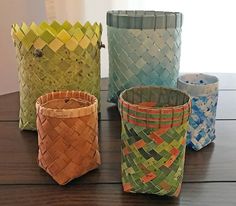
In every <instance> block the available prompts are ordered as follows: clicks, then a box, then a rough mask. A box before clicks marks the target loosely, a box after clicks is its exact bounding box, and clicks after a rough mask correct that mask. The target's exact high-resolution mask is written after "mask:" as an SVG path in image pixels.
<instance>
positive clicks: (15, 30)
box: [11, 21, 102, 130]
mask: <svg viewBox="0 0 236 206" xmlns="http://www.w3.org/2000/svg"><path fill="white" fill-rule="evenodd" d="M11 32H12V38H13V41H14V45H15V48H16V57H17V61H18V72H19V80H20V125H19V126H20V128H21V129H28V130H35V129H36V125H35V106H34V105H35V101H36V99H37V98H38V97H39V96H41V95H43V94H45V93H48V92H51V91H60V90H82V91H87V92H90V93H91V94H93V95H95V96H96V97H97V98H98V100H99V99H100V94H99V93H100V91H99V90H100V89H99V86H100V43H101V32H102V31H101V25H100V24H97V23H95V24H94V25H91V24H90V23H89V22H87V23H86V24H85V25H83V26H82V25H81V24H80V23H79V22H77V23H75V24H74V25H72V24H70V23H69V22H67V21H66V22H64V23H63V24H59V23H58V22H56V21H54V22H52V23H51V24H48V23H46V22H42V23H40V24H39V25H36V24H35V23H32V24H31V25H29V26H28V25H26V24H25V23H23V24H22V25H21V26H19V25H17V24H14V25H13V26H12V31H11Z"/></svg>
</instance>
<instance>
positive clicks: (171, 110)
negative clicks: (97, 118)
mask: <svg viewBox="0 0 236 206" xmlns="http://www.w3.org/2000/svg"><path fill="white" fill-rule="evenodd" d="M145 88H147V89H148V88H149V89H150V88H155V89H165V90H167V91H168V90H169V91H175V92H178V93H179V94H183V95H184V96H186V97H187V98H188V99H187V100H186V102H185V103H184V104H180V105H176V106H163V107H155V108H153V107H147V106H143V105H138V104H133V103H130V102H128V101H126V100H125V99H124V98H123V95H124V94H125V93H126V92H127V91H129V90H133V89H145ZM118 104H119V110H120V114H121V117H122V118H124V119H125V120H126V121H128V122H130V123H133V124H136V125H138V126H141V125H142V124H144V125H145V124H146V126H147V127H166V128H170V127H174V126H180V125H182V124H183V123H185V122H187V121H188V119H189V116H190V114H191V97H190V96H189V95H188V94H187V93H186V92H183V91H181V90H179V89H172V88H168V87H161V86H136V87H131V88H129V89H126V90H124V91H123V92H121V94H120V96H119V101H118ZM124 108H126V110H128V111H125V109H124ZM132 113H135V114H136V115H134V114H132ZM137 113H139V114H142V115H143V116H144V117H140V116H137ZM175 113H180V116H179V117H178V118H177V119H175V118H174V117H173V116H174V114H175ZM149 114H154V115H155V114H158V115H160V116H159V117H158V118H148V117H147V116H148V115H149ZM162 114H171V115H172V116H171V118H166V117H164V116H162ZM131 118H133V120H131ZM134 118H135V120H134ZM136 120H140V121H142V122H143V123H137V122H135V121H136ZM175 120H177V121H178V122H177V123H176V122H175ZM156 122H166V123H168V124H166V125H165V126H160V124H157V125H156V126H155V125H152V124H151V123H154V124H156ZM149 123H150V124H149Z"/></svg>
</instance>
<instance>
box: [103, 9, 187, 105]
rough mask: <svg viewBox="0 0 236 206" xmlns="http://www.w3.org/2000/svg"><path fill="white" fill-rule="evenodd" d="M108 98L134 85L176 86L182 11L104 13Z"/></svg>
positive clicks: (114, 98)
mask: <svg viewBox="0 0 236 206" xmlns="http://www.w3.org/2000/svg"><path fill="white" fill-rule="evenodd" d="M107 25H108V28H107V30H108V49H109V93H108V101H109V102H114V103H117V99H118V96H119V94H120V93H121V92H122V91H123V90H124V89H127V88H130V87H133V86H137V85H158V86H165V87H176V82H177V77H178V74H179V61H180V45H181V26H182V14H181V13H178V12H160V11H109V12H107Z"/></svg>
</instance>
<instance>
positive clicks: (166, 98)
mask: <svg viewBox="0 0 236 206" xmlns="http://www.w3.org/2000/svg"><path fill="white" fill-rule="evenodd" d="M127 108H129V109H128V110H127ZM119 110H120V114H121V118H122V133H121V138H122V163H121V170H122V183H123V189H124V191H126V192H133V193H150V194H157V195H168V196H178V195H179V192H180V188H181V183H182V178H183V169H184V157H185V147H186V132H187V127H188V118H189V114H190V111H191V101H190V97H189V96H188V95H186V94H185V93H182V92H180V91H178V90H172V89H167V88H161V87H137V88H131V89H128V90H125V91H124V92H122V93H121V95H120V101H119ZM170 110H172V113H169V111H170ZM134 111H135V118H133V119H132V118H131V117H133V114H134V113H133V112H134ZM155 115H158V116H159V119H158V120H155V121H152V124H151V123H150V121H149V119H150V117H155ZM175 115H176V116H175ZM140 117H142V123H144V122H146V124H145V125H140ZM175 117H176V118H178V119H179V118H181V119H182V121H181V123H178V124H176V122H175V120H174V119H175ZM166 122H167V124H166ZM163 123H164V124H163ZM175 124H176V125H175ZM153 125H155V126H153Z"/></svg>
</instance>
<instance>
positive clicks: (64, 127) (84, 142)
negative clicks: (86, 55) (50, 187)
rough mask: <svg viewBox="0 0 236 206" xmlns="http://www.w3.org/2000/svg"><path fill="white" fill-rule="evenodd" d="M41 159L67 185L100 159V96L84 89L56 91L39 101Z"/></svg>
mask: <svg viewBox="0 0 236 206" xmlns="http://www.w3.org/2000/svg"><path fill="white" fill-rule="evenodd" d="M36 107H37V129H38V145H39V153H38V162H39V166H40V167H41V168H43V169H44V170H45V171H46V172H47V173H48V174H50V175H51V176H52V177H53V179H54V180H55V181H56V182H57V183H58V184H60V185H64V184H66V183H68V182H69V181H71V180H72V179H74V178H76V177H79V176H81V175H83V174H85V173H87V172H88V171H90V170H93V169H95V168H97V167H98V166H99V165H100V163H101V160H100V154H99V150H98V117H97V99H96V98H95V96H92V95H90V94H88V93H84V92H73V91H72V92H54V93H50V94H47V95H44V96H41V97H40V98H39V99H38V100H37V103H36Z"/></svg>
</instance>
